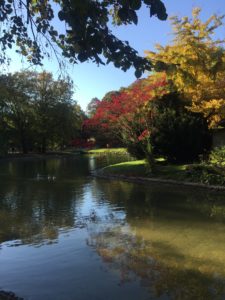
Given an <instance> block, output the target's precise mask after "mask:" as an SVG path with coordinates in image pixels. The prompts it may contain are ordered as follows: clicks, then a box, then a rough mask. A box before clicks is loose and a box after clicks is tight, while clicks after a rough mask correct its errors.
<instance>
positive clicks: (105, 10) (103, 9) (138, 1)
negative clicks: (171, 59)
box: [0, 0, 167, 77]
mask: <svg viewBox="0 0 225 300" xmlns="http://www.w3.org/2000/svg"><path fill="white" fill-rule="evenodd" d="M143 3H144V4H145V5H146V6H147V7H148V9H149V10H150V16H156V17H158V18H159V19H160V20H165V19H166V18H167V14H166V8H165V6H164V4H163V2H162V1H161V0H126V1H124V0H102V1H100V0H99V1H91V0H46V1H41V0H2V1H0V21H1V23H2V24H3V27H2V31H1V36H0V47H1V52H2V54H0V62H1V63H3V62H4V61H5V60H6V50H7V49H8V48H12V46H13V45H16V47H17V50H16V51H17V52H19V53H21V54H22V55H24V56H26V57H27V60H28V61H30V62H32V63H33V64H41V61H42V59H43V56H44V55H48V56H49V55H50V53H52V52H53V53H54V54H55V55H56V57H57V58H58V59H59V62H60V55H61V54H63V56H64V57H67V58H68V59H69V61H70V62H71V63H76V62H78V61H80V62H84V61H86V60H92V61H94V62H96V63H97V64H105V63H109V62H113V63H114V65H115V66H116V67H119V68H121V69H122V70H124V71H126V70H127V69H128V68H130V67H131V66H133V67H134V68H135V69H136V73H135V74H136V76H137V77H139V76H140V75H141V74H142V72H143V70H144V69H149V68H150V63H149V62H148V61H147V60H146V59H145V58H143V57H140V56H139V55H138V53H137V51H136V50H134V49H133V48H132V47H131V46H130V45H129V43H128V42H127V41H121V40H120V39H118V38H117V37H116V36H115V35H113V33H112V32H111V30H110V28H109V26H110V24H112V23H114V24H117V25H122V24H123V25H126V24H131V23H134V24H137V23H138V16H137V11H138V10H139V9H140V8H141V6H142V4H143ZM58 23H59V24H60V25H59V26H58ZM62 25H63V26H62ZM62 28H63V29H62ZM103 57H105V59H103Z"/></svg>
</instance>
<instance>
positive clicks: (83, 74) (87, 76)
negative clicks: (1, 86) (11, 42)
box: [8, 0, 225, 110]
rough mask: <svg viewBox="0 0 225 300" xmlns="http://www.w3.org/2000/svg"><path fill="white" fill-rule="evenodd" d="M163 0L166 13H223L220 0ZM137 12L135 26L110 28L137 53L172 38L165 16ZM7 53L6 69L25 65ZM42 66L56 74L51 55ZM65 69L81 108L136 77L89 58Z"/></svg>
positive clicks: (224, 33) (224, 8)
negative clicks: (163, 18) (159, 17)
mask: <svg viewBox="0 0 225 300" xmlns="http://www.w3.org/2000/svg"><path fill="white" fill-rule="evenodd" d="M163 2H164V3H165V5H166V8H167V12H168V14H169V16H173V15H178V16H190V15H191V11H192V9H193V7H196V6H198V7H201V8H202V13H201V17H202V19H206V18H208V17H209V16H211V15H212V14H213V13H216V14H225V1H224V0H183V1H181V0H164V1H163ZM138 15H139V22H138V25H137V26H135V25H127V26H120V27H112V31H113V33H114V34H115V35H116V36H118V37H119V38H121V39H122V40H127V41H129V42H130V44H131V46H133V47H134V48H135V49H136V50H138V52H139V53H140V55H144V51H145V50H153V49H154V45H155V44H156V43H159V44H166V43H168V42H169V41H170V40H171V39H172V34H171V26H170V21H169V20H167V21H159V20H158V19H157V18H155V17H152V18H150V17H149V11H148V9H147V8H146V7H144V6H143V8H142V9H141V10H140V11H139V13H138ZM217 35H218V36H219V37H220V38H224V39H225V26H223V27H222V28H221V29H220V30H219V31H218V33H217ZM10 54H11V58H12V63H11V65H10V66H9V68H8V71H10V72H14V71H18V70H21V69H22V68H26V67H28V65H27V64H26V63H25V62H21V57H19V56H18V55H15V54H14V53H13V52H11V53H10ZM44 69H45V70H47V71H50V72H52V73H53V74H54V75H55V77H57V74H58V66H57V62H56V61H55V60H54V59H53V60H52V61H48V60H47V59H46V60H44ZM37 70H40V69H37ZM68 73H69V75H70V76H71V78H72V79H73V82H74V99H76V100H77V101H78V103H79V104H80V105H81V107H82V109H84V110H85V109H86V106H87V104H88V103H89V102H90V100H91V99H92V98H93V97H98V98H99V99H101V98H102V97H103V96H104V95H105V93H107V92H108V91H111V90H118V89H119V88H120V87H121V86H128V85H129V84H131V83H132V82H133V81H134V80H135V79H136V78H135V76H134V70H133V69H130V70H129V71H127V72H123V71H121V70H119V69H116V68H115V67H114V66H113V65H112V64H109V65H107V66H100V67H98V66H97V65H96V64H94V63H92V62H89V63H87V62H86V63H82V64H81V63H80V64H77V65H74V66H71V67H69V68H68Z"/></svg>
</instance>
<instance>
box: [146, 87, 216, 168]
mask: <svg viewBox="0 0 225 300" xmlns="http://www.w3.org/2000/svg"><path fill="white" fill-rule="evenodd" d="M151 105H152V106H153V109H154V110H155V112H156V117H155V118H154V121H153V129H152V136H151V138H152V145H153V147H154V151H155V153H156V154H159V155H162V156H165V157H166V158H167V159H168V161H171V162H175V161H176V162H192V161H194V160H197V159H198V157H199V155H200V154H203V153H205V152H206V151H208V150H209V149H210V146H211V137H210V133H209V130H208V126H207V122H206V119H205V118H204V117H203V115H201V114H198V113H192V112H190V111H188V110H187V109H186V108H185V107H184V103H183V101H182V99H180V96H178V95H177V94H175V93H170V94H168V95H165V96H163V97H162V98H161V99H159V100H156V101H155V102H153V103H152V104H151Z"/></svg>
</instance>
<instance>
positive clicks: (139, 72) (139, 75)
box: [134, 70, 142, 78]
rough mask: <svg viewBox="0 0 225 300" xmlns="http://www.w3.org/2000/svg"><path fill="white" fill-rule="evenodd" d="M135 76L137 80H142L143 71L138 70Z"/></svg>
mask: <svg viewBox="0 0 225 300" xmlns="http://www.w3.org/2000/svg"><path fill="white" fill-rule="evenodd" d="M134 74H135V76H136V78H140V77H141V75H142V71H141V70H136V71H135V73H134Z"/></svg>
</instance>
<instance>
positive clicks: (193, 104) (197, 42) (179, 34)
mask: <svg viewBox="0 0 225 300" xmlns="http://www.w3.org/2000/svg"><path fill="white" fill-rule="evenodd" d="M200 11H201V10H200V9H199V8H195V9H194V10H193V13H192V18H188V17H184V18H179V17H173V18H172V22H173V23H172V24H173V29H174V36H175V38H174V41H173V42H172V43H171V44H169V45H167V46H165V47H164V46H161V45H157V47H156V48H157V51H156V52H151V51H148V52H147V55H148V57H149V59H150V61H151V62H152V63H153V65H154V68H155V69H156V70H159V71H161V70H165V71H166V73H167V76H168V78H169V79H171V80H172V82H173V84H174V86H175V87H176V89H177V90H178V91H179V92H180V93H183V94H184V96H185V98H186V99H187V100H188V101H190V105H189V108H190V109H191V110H192V111H194V112H202V113H204V115H205V117H207V119H208V122H209V126H210V127H214V126H217V125H218V124H219V123H220V122H221V121H224V120H225V83H224V77H225V51H224V48H223V46H224V42H225V41H224V40H219V39H215V37H214V33H215V30H216V29H217V28H219V27H220V26H221V25H222V21H223V18H224V16H217V15H212V16H211V17H210V18H209V19H208V20H206V21H201V19H200Z"/></svg>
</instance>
